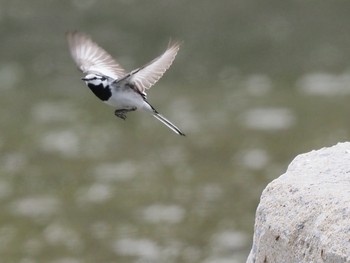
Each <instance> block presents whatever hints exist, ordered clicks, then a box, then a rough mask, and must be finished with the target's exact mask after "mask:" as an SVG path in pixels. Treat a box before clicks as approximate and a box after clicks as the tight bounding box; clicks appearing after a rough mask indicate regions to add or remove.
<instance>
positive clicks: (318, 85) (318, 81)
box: [296, 73, 350, 96]
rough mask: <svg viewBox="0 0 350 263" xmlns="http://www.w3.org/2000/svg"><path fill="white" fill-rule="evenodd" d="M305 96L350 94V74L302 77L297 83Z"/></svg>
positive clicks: (308, 75)
mask: <svg viewBox="0 0 350 263" xmlns="http://www.w3.org/2000/svg"><path fill="white" fill-rule="evenodd" d="M296 85H297V87H298V88H299V89H300V90H301V91H302V92H303V93H305V94H308V95H319V96H335V95H345V94H350V74H349V73H345V74H340V75H335V74H330V73H312V74H306V75H304V76H302V77H301V78H300V79H299V80H298V81H297V83H296Z"/></svg>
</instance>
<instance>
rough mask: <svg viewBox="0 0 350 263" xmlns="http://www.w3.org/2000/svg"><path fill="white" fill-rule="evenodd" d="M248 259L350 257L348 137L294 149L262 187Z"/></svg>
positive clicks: (263, 262) (334, 259) (326, 259)
mask: <svg viewBox="0 0 350 263" xmlns="http://www.w3.org/2000/svg"><path fill="white" fill-rule="evenodd" d="M253 262H254V263H270V262H278V263H283V262H317V263H318V262H327V263H328V262H334V263H335V262H336V263H340V262H350V143H348V142H346V143H339V144H337V145H335V146H333V147H330V148H323V149H320V150H317V151H312V152H309V153H305V154H301V155H298V156H297V157H296V158H295V159H294V160H293V162H292V163H291V164H290V165H289V167H288V170H287V172H286V173H285V174H283V175H282V176H280V177H279V178H278V179H276V180H274V181H272V182H271V183H270V184H269V185H268V186H267V187H266V188H265V190H264V192H263V194H262V196H261V200H260V204H259V206H258V209H257V213H256V219H255V232H254V241H253V246H252V249H251V251H250V254H249V257H248V260H247V263H253Z"/></svg>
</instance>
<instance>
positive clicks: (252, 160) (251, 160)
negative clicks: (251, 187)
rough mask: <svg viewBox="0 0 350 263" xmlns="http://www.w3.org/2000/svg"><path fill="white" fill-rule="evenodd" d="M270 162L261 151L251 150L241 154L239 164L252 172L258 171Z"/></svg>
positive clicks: (263, 151)
mask: <svg viewBox="0 0 350 263" xmlns="http://www.w3.org/2000/svg"><path fill="white" fill-rule="evenodd" d="M269 160H270V157H269V155H268V153H267V152H266V151H265V150H263V149H251V150H246V151H244V152H242V153H241V156H240V161H241V163H242V164H243V165H244V166H245V167H247V168H249V169H252V170H259V169H263V168H264V167H266V165H267V164H268V162H269Z"/></svg>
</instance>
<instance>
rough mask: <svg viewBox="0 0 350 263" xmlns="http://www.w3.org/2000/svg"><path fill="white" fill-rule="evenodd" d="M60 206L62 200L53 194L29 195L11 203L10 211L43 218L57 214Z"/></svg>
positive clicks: (19, 214) (20, 214)
mask: <svg viewBox="0 0 350 263" xmlns="http://www.w3.org/2000/svg"><path fill="white" fill-rule="evenodd" d="M60 207H61V203H60V201H59V200H58V199H57V198H55V197H53V196H49V195H44V196H29V197H25V198H20V199H17V200H15V201H14V202H13V203H12V204H10V211H11V212H12V213H13V214H15V215H18V216H25V217H30V218H33V219H41V218H47V217H51V216H53V215H55V214H57V213H58V212H59V210H60Z"/></svg>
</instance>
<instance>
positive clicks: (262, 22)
mask: <svg viewBox="0 0 350 263" xmlns="http://www.w3.org/2000/svg"><path fill="white" fill-rule="evenodd" d="M348 10H350V2H348V1H302V0H293V1H292V0H285V1H279V0H267V1H251V0H248V1H247V0H237V1H229V0H221V1H209V0H194V1H184V0H178V1H170V0H150V1H137V0H113V1H112V0H102V1H97V0H71V1H68V0H67V1H59V0H46V1H39V0H36V1H35V0H29V1H19V0H0V32H1V42H0V43H1V44H0V47H1V48H0V54H1V56H0V92H1V96H0V125H1V130H0V175H1V176H0V211H1V213H0V262H5V263H15V262H20V263H36V262H49V263H83V262H88V263H90V262H91V263H94V262H103V263H111V262H135V263H141V262H152V263H167V262H170V263H172V262H174V263H175V262H181V263H182V262H184V263H187V262H188V263H196V262H201V263H214V262H215V263H229V262H230V263H232V262H245V259H246V257H247V254H248V252H249V249H250V245H251V240H252V234H253V227H254V216H255V209H256V207H257V204H258V201H259V197H260V194H261V191H262V190H263V189H264V187H265V186H266V184H267V183H268V182H270V181H271V180H273V179H274V178H276V177H278V176H279V175H280V174H282V173H283V172H284V171H285V169H286V167H287V165H288V164H289V162H290V161H291V160H292V159H293V158H294V156H295V155H297V154H299V153H302V152H305V151H309V150H311V149H314V148H320V147H323V146H327V145H332V144H335V143H337V142H339V141H346V140H348V138H349V136H350V120H349V112H350V107H349V99H350V97H349V96H350V67H349V66H350V16H349V11H348ZM72 29H77V30H80V31H83V32H86V33H88V34H90V35H92V37H93V38H94V39H95V40H96V41H97V42H98V43H99V44H100V45H101V46H102V47H104V48H105V49H106V50H107V51H109V52H110V53H111V54H112V55H113V56H114V57H116V58H117V59H118V61H119V62H120V63H121V64H122V65H123V66H124V67H125V68H126V69H134V68H135V67H138V66H141V65H142V64H144V63H146V62H148V61H150V60H151V59H153V58H154V57H156V56H157V55H159V54H160V53H161V52H163V51H164V49H165V48H166V45H167V43H168V41H169V39H170V38H172V39H178V40H181V41H183V45H182V48H181V49H180V52H179V54H178V56H177V58H176V60H175V63H174V64H173V65H172V67H171V68H170V70H169V71H168V72H167V73H166V74H165V75H164V77H163V78H162V79H161V80H160V81H159V82H158V84H157V85H156V86H155V87H154V88H153V89H152V90H150V92H149V94H148V98H149V101H150V102H151V103H152V104H153V105H154V106H155V107H156V108H157V109H158V110H159V111H160V112H161V113H163V114H164V115H165V116H166V117H168V118H169V119H170V120H172V121H173V122H174V123H175V124H176V125H178V126H179V127H180V128H181V129H183V130H184V132H185V133H186V134H187V137H185V138H182V137H180V136H176V135H175V134H174V133H173V132H171V131H170V130H168V129H167V128H166V127H165V126H163V125H162V124H161V123H159V122H157V121H156V120H155V119H154V118H152V117H151V116H148V115H146V114H142V113H140V112H137V113H131V114H129V117H128V119H127V121H122V120H120V119H117V118H116V117H115V116H114V115H113V109H112V108H110V107H108V106H106V105H104V104H103V103H101V102H100V101H99V100H98V99H97V98H96V97H95V96H94V95H93V94H92V93H91V92H90V90H89V89H88V88H87V87H86V86H85V84H84V83H83V82H82V81H81V80H80V78H81V77H82V75H81V73H80V72H79V71H78V70H77V69H76V67H75V65H74V63H73V61H72V59H71V58H70V56H69V53H68V49H67V45H66V42H65V37H64V33H65V32H66V31H67V30H72Z"/></svg>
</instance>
